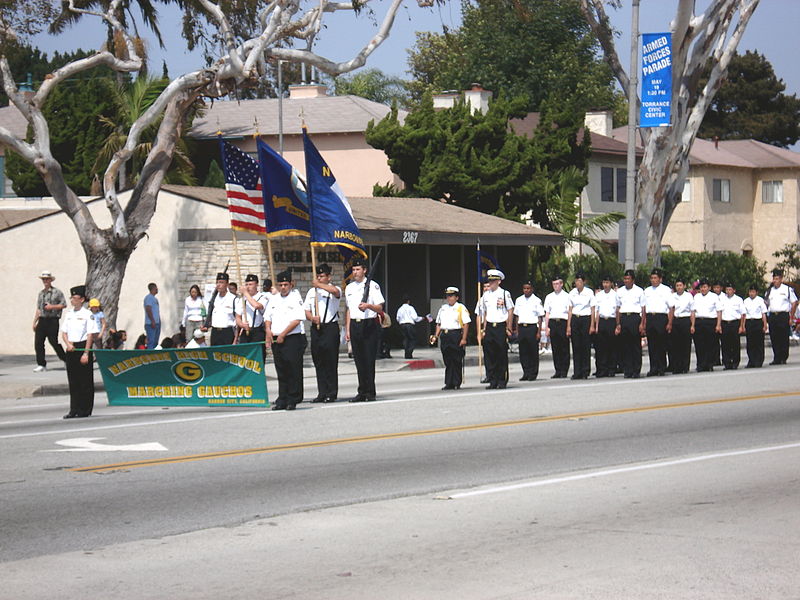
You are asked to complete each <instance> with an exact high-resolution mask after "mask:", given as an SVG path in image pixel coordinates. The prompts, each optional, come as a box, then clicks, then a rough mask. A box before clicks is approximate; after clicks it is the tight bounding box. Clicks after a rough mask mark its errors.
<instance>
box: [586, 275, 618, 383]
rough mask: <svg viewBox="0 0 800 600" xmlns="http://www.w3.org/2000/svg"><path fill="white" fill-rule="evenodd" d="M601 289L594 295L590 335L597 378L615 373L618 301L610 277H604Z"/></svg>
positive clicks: (612, 375)
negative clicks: (593, 347)
mask: <svg viewBox="0 0 800 600" xmlns="http://www.w3.org/2000/svg"><path fill="white" fill-rule="evenodd" d="M602 285H603V289H602V290H600V291H599V292H598V293H596V294H595V295H594V299H593V304H594V316H593V321H592V333H593V334H594V335H595V355H594V358H595V366H596V371H595V372H596V376H597V377H614V374H615V373H616V371H617V350H616V344H617V337H616V335H614V330H615V329H616V325H617V306H618V305H619V299H618V298H617V292H616V291H615V290H614V287H613V282H612V280H611V276H610V275H604V276H603V281H602Z"/></svg>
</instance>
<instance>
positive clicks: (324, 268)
mask: <svg viewBox="0 0 800 600" xmlns="http://www.w3.org/2000/svg"><path fill="white" fill-rule="evenodd" d="M332 270H333V269H331V266H330V265H329V264H328V263H322V264H321V265H317V275H322V274H325V275H330V274H331V271H332Z"/></svg>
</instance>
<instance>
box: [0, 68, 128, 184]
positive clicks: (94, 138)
mask: <svg viewBox="0 0 800 600" xmlns="http://www.w3.org/2000/svg"><path fill="white" fill-rule="evenodd" d="M113 85H114V84H113V80H111V79H110V78H107V77H99V78H93V79H88V80H78V81H74V82H70V84H69V85H65V86H63V87H60V88H58V89H56V90H54V91H53V93H52V94H51V95H50V97H49V98H48V99H47V103H46V104H45V106H44V110H43V113H44V115H45V117H46V118H47V120H48V122H49V123H50V138H51V140H50V147H51V149H52V152H53V157H54V158H56V160H58V161H59V162H60V163H61V168H62V170H63V173H64V179H65V181H66V182H67V185H69V186H70V187H71V188H73V189H74V190H75V192H76V193H77V194H80V195H87V194H89V193H90V191H91V187H92V179H93V178H94V175H95V173H97V170H96V169H95V168H94V167H95V161H96V159H97V149H98V148H100V147H101V146H102V145H103V141H104V139H105V136H106V132H105V130H104V128H103V125H102V123H101V122H100V119H101V118H105V119H113V118H114V116H115V114H116V111H115V108H114V105H113V102H112V101H111V93H112V89H113ZM30 129H31V128H30V127H29V128H28V139H31V131H30ZM6 173H7V175H8V177H9V179H11V181H12V183H13V188H14V191H15V192H16V193H17V194H18V195H19V196H48V195H50V194H49V192H48V190H47V187H46V186H45V183H44V181H43V180H42V176H41V174H40V173H39V172H38V171H37V170H36V168H35V167H34V166H33V165H31V164H30V163H29V162H27V161H25V160H23V159H22V158H21V157H20V156H19V155H18V154H16V153H13V152H10V153H7V159H6Z"/></svg>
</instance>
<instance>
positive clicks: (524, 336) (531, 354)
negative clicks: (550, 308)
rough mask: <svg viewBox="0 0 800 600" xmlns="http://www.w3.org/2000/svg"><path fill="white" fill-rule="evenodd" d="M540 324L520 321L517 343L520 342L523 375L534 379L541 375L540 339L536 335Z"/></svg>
mask: <svg viewBox="0 0 800 600" xmlns="http://www.w3.org/2000/svg"><path fill="white" fill-rule="evenodd" d="M538 333H539V326H538V325H537V324H536V323H531V324H525V323H519V325H518V329H517V343H518V344H519V363H520V365H522V376H523V377H524V378H525V379H527V380H528V381H533V380H534V379H536V378H537V377H538V376H539V340H537V339H536V335H537V334H538Z"/></svg>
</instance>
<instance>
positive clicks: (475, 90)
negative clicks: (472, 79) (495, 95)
mask: <svg viewBox="0 0 800 600" xmlns="http://www.w3.org/2000/svg"><path fill="white" fill-rule="evenodd" d="M491 98H492V92H490V91H489V90H485V89H483V87H482V86H481V84H480V83H473V84H472V89H469V90H467V91H465V92H464V101H465V102H466V103H467V104H469V106H470V108H472V112H473V113H476V112H480V113H485V112H486V111H487V110H488V109H489V100H490V99H491Z"/></svg>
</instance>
